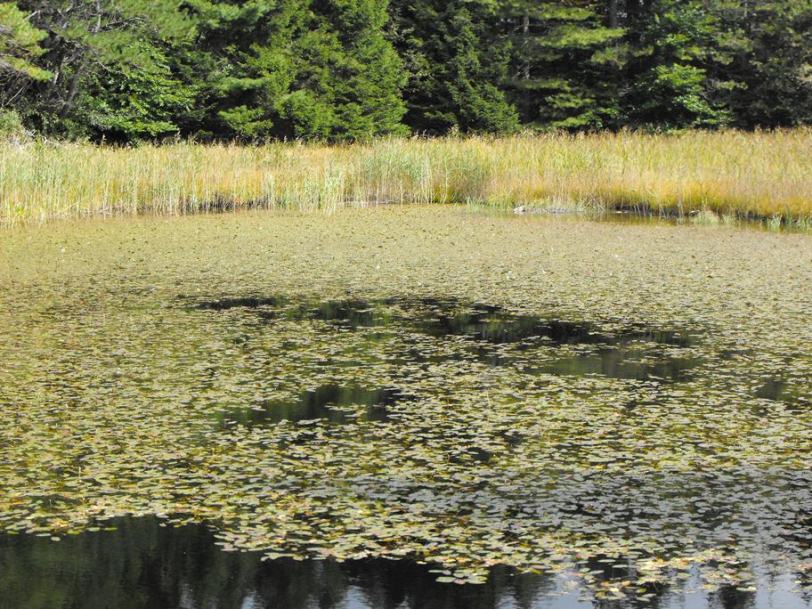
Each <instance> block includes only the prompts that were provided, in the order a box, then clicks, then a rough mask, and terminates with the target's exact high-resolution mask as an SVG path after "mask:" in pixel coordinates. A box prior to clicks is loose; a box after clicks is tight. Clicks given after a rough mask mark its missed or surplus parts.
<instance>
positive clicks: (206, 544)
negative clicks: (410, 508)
mask: <svg viewBox="0 0 812 609" xmlns="http://www.w3.org/2000/svg"><path fill="white" fill-rule="evenodd" d="M110 524H111V525H113V526H115V530H101V531H98V532H90V533H83V534H81V535H77V536H68V537H64V538H62V539H61V541H59V542H55V541H52V540H51V539H49V538H48V537H34V536H30V535H14V536H4V537H0V609H331V608H341V609H378V608H380V609H497V608H498V609H512V608H516V609H590V608H593V607H595V608H598V607H599V608H602V609H627V608H628V609H632V608H635V609H636V608H642V607H652V608H655V609H678V608H679V609H706V608H708V609H711V608H712V609H807V608H809V607H812V601H810V599H809V598H806V599H804V598H803V597H802V596H800V595H799V594H798V593H797V592H794V591H793V589H792V586H791V579H790V578H789V577H784V578H779V579H777V580H773V581H772V582H768V581H767V580H762V581H761V582H760V587H759V590H758V591H757V592H741V591H737V590H735V589H733V588H722V589H721V590H719V591H716V592H714V593H711V594H708V593H704V592H700V591H697V590H696V588H697V582H696V581H695V580H691V581H689V582H687V584H686V585H685V586H684V587H683V588H681V589H666V588H661V589H659V590H654V594H653V596H652V597H651V598H650V599H649V600H648V601H646V602H641V601H639V600H638V601H636V602H635V603H634V604H629V603H619V602H612V601H591V600H589V599H587V598H582V591H581V590H579V589H578V587H577V585H576V583H575V580H574V579H572V578H568V577H557V578H550V577H545V576H541V575H516V574H515V573H513V572H512V571H510V570H509V569H505V568H500V567H495V568H493V569H492V570H491V572H490V575H489V577H488V581H487V583H485V584H483V585H457V584H443V583H438V582H436V581H435V577H436V575H435V574H433V573H431V571H430V568H429V567H427V566H424V565H418V564H415V563H413V562H408V561H387V560H367V561H356V562H349V563H344V564H338V563H335V562H329V561H326V562H325V561H294V560H289V559H281V560H273V561H265V562H263V561H261V560H260V557H259V555H257V554H252V553H231V552H224V551H222V550H220V549H219V547H218V546H217V545H215V542H216V540H215V538H214V535H213V534H212V533H211V531H209V530H208V529H207V528H206V527H203V526H197V525H195V526H185V527H181V528H173V527H171V526H161V522H160V521H159V520H157V519H155V518H141V519H134V518H123V519H119V520H117V521H113V522H112V523H110ZM610 571H611V569H610V570H608V571H607V572H606V574H605V576H606V577H607V578H611V577H616V576H617V575H618V574H615V573H611V572H610ZM621 575H622V574H621ZM770 587H772V588H773V590H772V591H770V590H769V588H770Z"/></svg>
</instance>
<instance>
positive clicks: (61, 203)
mask: <svg viewBox="0 0 812 609" xmlns="http://www.w3.org/2000/svg"><path fill="white" fill-rule="evenodd" d="M810 151H812V130H810V129H800V130H790V131H781V132H773V133H740V132H722V133H704V132H693V133H685V134H680V135H642V134H630V133H625V134H619V135H613V134H602V135H590V136H581V137H572V136H565V135H554V136H553V135H551V136H541V137H530V136H525V137H515V138H502V139H487V138H471V139H436V140H383V141H378V142H375V143H372V144H363V145H362V144H356V145H350V146H340V147H335V146H333V147H331V146H321V145H305V144H282V143H279V144H269V145H266V146H260V147H246V146H238V145H200V144H190V143H181V144H174V145H166V146H140V147H137V148H109V147H98V146H93V145H89V144H46V143H31V144H22V145H20V144H13V143H6V144H0V224H4V225H13V224H17V223H30V222H42V221H48V220H51V219H55V218H69V217H77V216H86V215H98V214H111V213H124V214H136V213H165V214H177V213H188V212H197V211H207V210H217V209H231V208H243V207H245V208H247V207H267V208H274V207H284V208H298V209H325V210H334V209H338V208H340V207H343V206H346V205H352V204H378V203H449V202H473V203H484V204H489V205H504V206H512V205H520V204H524V205H531V206H540V207H554V208H579V209H584V208H587V209H598V210H599V209H616V208H638V209H649V210H651V211H654V212H661V213H677V214H689V213H695V212H699V211H705V212H708V211H710V212H715V213H717V214H720V215H735V216H739V217H759V218H780V219H782V220H783V221H786V222H801V223H808V222H809V221H810V220H812V154H810Z"/></svg>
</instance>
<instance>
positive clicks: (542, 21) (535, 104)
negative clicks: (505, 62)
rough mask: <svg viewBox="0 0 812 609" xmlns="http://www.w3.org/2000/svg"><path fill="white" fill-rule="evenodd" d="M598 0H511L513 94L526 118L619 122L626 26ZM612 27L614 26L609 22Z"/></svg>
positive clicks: (544, 124) (556, 122)
mask: <svg viewBox="0 0 812 609" xmlns="http://www.w3.org/2000/svg"><path fill="white" fill-rule="evenodd" d="M604 4H605V3H599V2H596V1H594V0H572V1H568V2H561V1H554V0H541V1H538V0H508V1H506V2H505V3H504V5H503V9H502V10H503V15H504V22H503V23H504V25H505V26H507V33H508V35H509V36H510V38H511V40H512V42H513V45H512V51H513V52H512V58H511V66H510V70H511V78H510V82H509V88H510V90H511V99H513V100H514V102H515V104H516V106H517V107H518V108H519V109H520V111H521V116H522V122H523V123H525V124H529V125H533V126H535V127H539V128H565V129H594V128H601V127H607V126H613V125H615V124H616V123H617V118H618V113H619V108H618V101H617V100H618V91H617V89H618V87H617V85H618V80H619V78H620V74H621V68H622V66H623V63H624V58H625V47H624V46H623V45H622V44H621V39H622V37H623V35H624V32H623V30H622V29H620V28H619V27H614V26H615V25H616V23H615V22H616V20H617V14H616V10H617V6H616V5H614V8H613V12H611V13H609V14H606V13H605V11H604V10H603V8H602V6H601V5H604ZM610 24H611V25H612V26H613V27H610V26H609V25H610Z"/></svg>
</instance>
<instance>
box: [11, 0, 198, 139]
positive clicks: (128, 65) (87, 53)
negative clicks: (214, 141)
mask: <svg viewBox="0 0 812 609" xmlns="http://www.w3.org/2000/svg"><path fill="white" fill-rule="evenodd" d="M19 5H20V7H21V8H23V9H25V10H26V11H28V12H30V13H31V14H32V15H34V16H35V17H34V22H35V25H37V27H39V28H40V29H42V30H44V31H46V32H47V34H48V37H47V39H46V40H45V42H44V45H45V46H46V48H47V53H46V54H44V55H43V57H42V62H43V63H44V65H45V67H47V68H48V70H50V71H51V72H52V73H53V75H54V77H53V78H52V79H50V80H49V81H48V82H46V83H42V84H40V85H38V86H35V87H32V88H31V90H30V91H28V93H27V101H28V103H27V104H26V106H25V108H24V111H25V113H26V115H27V116H26V118H27V119H29V121H31V122H33V123H35V124H36V126H38V127H39V129H40V130H42V131H44V132H48V133H55V134H59V135H66V136H72V137H84V136H93V137H96V138H102V137H105V138H112V139H123V140H129V139H134V138H140V137H155V136H158V135H162V134H167V133H173V132H177V130H178V129H177V126H176V125H175V123H174V120H173V119H174V117H175V116H177V115H178V114H179V113H181V112H182V110H183V108H184V106H186V105H187V104H189V103H190V97H189V95H188V92H187V90H186V88H185V87H184V86H183V83H182V82H181V81H180V80H178V79H177V78H176V77H175V75H174V74H173V72H172V69H171V68H170V63H171V57H172V55H173V52H172V51H173V46H174V45H176V44H181V43H182V41H184V40H188V39H189V32H190V24H189V23H188V21H187V20H186V19H185V17H184V15H183V14H182V13H181V12H180V11H179V10H178V2H175V1H174V0H151V1H149V0H49V1H45V0H20V2H19Z"/></svg>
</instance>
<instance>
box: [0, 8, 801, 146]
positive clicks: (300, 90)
mask: <svg viewBox="0 0 812 609" xmlns="http://www.w3.org/2000/svg"><path fill="white" fill-rule="evenodd" d="M811 65H812V0H759V1H758V2H753V0H608V1H602V0H450V1H441V0H409V1H407V0H391V1H387V0H247V1H245V0H18V1H17V2H8V1H6V2H2V1H0V111H2V112H3V113H4V116H5V117H7V120H6V122H9V121H11V118H10V117H14V121H15V125H17V124H18V123H19V121H20V120H21V121H22V123H23V125H24V127H25V128H26V129H28V130H29V131H34V132H39V133H44V134H48V135H52V136H59V137H67V138H91V139H95V140H105V141H120V142H132V141H137V140H143V139H151V140H155V139H160V138H164V137H167V136H182V137H194V138H198V139H229V140H230V139H235V140H240V141H261V140H265V139H307V140H312V139H318V140H325V141H353V140H365V139H368V138H372V137H377V136H381V135H388V134H405V133H408V132H409V131H411V132H414V133H428V134H444V133H448V132H465V133H477V132H480V133H481V132H485V133H510V132H513V131H516V130H518V129H520V128H522V127H524V128H532V129H568V130H595V129H605V128H609V129H618V128H623V127H630V128H644V129H654V130H660V129H682V128H691V127H702V128H716V127H724V126H735V127H740V128H755V127H768V128H774V127H781V126H795V125H804V124H810V123H812V67H810V66H811ZM9 124H10V123H9ZM14 130H15V131H20V129H19V125H18V127H15V128H14ZM7 131H8V129H7Z"/></svg>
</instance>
